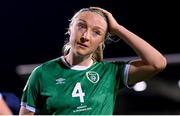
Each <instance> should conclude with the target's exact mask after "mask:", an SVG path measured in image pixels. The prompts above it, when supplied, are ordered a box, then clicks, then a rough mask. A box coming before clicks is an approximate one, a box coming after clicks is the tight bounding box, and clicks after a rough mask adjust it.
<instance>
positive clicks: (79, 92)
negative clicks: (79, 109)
mask: <svg viewBox="0 0 180 116" xmlns="http://www.w3.org/2000/svg"><path fill="white" fill-rule="evenodd" d="M84 96H85V93H83V92H82V88H81V83H79V82H78V83H76V85H75V87H74V90H73V92H72V97H79V98H80V102H81V103H83V102H84Z"/></svg>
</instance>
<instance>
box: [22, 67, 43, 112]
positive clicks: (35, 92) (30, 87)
mask: <svg viewBox="0 0 180 116" xmlns="http://www.w3.org/2000/svg"><path fill="white" fill-rule="evenodd" d="M41 72H42V71H41V67H37V68H35V69H34V70H33V71H32V73H31V75H30V76H29V78H28V81H27V83H26V85H25V87H24V90H23V94H22V98H21V105H23V106H25V107H26V109H27V110H30V111H33V112H36V110H37V103H38V99H39V98H38V97H39V96H40V78H41V76H42V74H41Z"/></svg>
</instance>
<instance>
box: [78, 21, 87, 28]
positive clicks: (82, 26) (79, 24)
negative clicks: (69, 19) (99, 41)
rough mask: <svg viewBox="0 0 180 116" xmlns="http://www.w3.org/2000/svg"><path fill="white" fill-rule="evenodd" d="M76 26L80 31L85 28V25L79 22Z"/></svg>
mask: <svg viewBox="0 0 180 116" xmlns="http://www.w3.org/2000/svg"><path fill="white" fill-rule="evenodd" d="M77 26H78V28H80V29H81V28H86V25H85V24H83V23H81V22H80V23H78V24H77Z"/></svg>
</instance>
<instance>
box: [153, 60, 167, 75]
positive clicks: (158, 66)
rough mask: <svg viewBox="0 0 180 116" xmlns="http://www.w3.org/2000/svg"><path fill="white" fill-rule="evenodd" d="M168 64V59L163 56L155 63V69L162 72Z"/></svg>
mask: <svg viewBox="0 0 180 116" xmlns="http://www.w3.org/2000/svg"><path fill="white" fill-rule="evenodd" d="M166 65H167V60H166V58H165V57H162V58H161V59H160V60H159V61H158V63H156V64H155V65H154V68H155V70H156V71H157V72H161V71H163V70H164V69H165V68H166Z"/></svg>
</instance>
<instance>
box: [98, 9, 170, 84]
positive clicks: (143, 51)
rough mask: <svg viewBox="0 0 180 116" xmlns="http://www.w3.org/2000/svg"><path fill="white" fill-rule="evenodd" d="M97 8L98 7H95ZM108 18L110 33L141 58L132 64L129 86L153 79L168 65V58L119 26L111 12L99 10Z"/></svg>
mask: <svg viewBox="0 0 180 116" xmlns="http://www.w3.org/2000/svg"><path fill="white" fill-rule="evenodd" d="M95 8H97V7H95ZM97 9H99V10H101V11H102V12H104V14H105V15H106V16H107V17H108V23H109V31H110V32H111V34H115V35H117V36H119V37H120V38H121V39H122V40H123V41H124V42H125V43H127V44H128V45H129V46H130V47H131V48H132V49H133V50H134V51H135V52H136V54H137V55H138V56H139V57H140V59H138V60H134V61H132V62H131V63H130V67H129V73H128V84H134V83H137V82H139V81H143V80H146V79H149V78H151V77H153V76H154V75H155V74H157V73H158V72H161V71H162V70H163V69H164V68H165V67H166V64H167V61H166V58H165V57H164V56H163V55H162V54H161V53H160V52H159V51H158V50H156V49H155V48H154V47H153V46H151V45H150V44H149V43H147V42H146V41H145V40H143V39H142V38H140V37H139V36H137V35H136V34H134V33H132V32H131V31H129V30H128V29H126V28H125V27H123V26H122V25H120V24H118V23H117V21H116V20H115V18H114V17H113V16H112V14H111V13H110V12H108V11H107V10H104V9H102V8H97Z"/></svg>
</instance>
